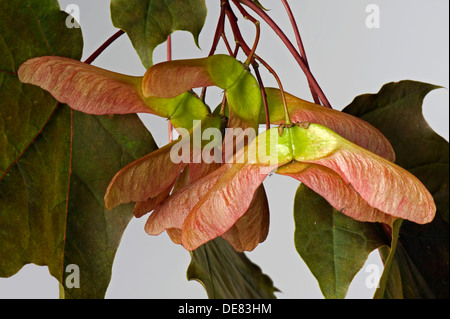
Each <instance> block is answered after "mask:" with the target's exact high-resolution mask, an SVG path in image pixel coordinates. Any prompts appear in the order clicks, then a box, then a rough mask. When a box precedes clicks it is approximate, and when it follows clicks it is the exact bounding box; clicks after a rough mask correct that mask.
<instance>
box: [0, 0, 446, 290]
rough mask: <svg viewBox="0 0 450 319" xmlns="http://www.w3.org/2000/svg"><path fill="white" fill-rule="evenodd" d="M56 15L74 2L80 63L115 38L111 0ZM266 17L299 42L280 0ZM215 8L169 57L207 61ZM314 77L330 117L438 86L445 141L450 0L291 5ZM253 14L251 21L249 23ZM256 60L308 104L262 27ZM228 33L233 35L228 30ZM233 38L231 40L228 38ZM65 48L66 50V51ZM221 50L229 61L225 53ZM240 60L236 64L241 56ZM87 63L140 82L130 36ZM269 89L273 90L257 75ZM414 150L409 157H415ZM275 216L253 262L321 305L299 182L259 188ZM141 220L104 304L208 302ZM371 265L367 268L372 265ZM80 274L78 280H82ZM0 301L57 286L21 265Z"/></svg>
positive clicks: (178, 251) (160, 56) (359, 286)
mask: <svg viewBox="0 0 450 319" xmlns="http://www.w3.org/2000/svg"><path fill="white" fill-rule="evenodd" d="M59 2H60V5H61V8H62V9H65V8H66V7H67V6H68V5H69V4H76V5H77V6H78V7H79V9H80V24H81V27H82V30H83V36H84V40H85V46H84V54H83V59H86V58H87V57H88V56H89V55H90V54H91V53H92V52H93V51H94V50H95V49H96V48H97V47H98V46H99V45H101V44H102V43H103V42H104V41H105V40H106V39H107V38H108V37H110V36H111V35H112V34H113V33H114V32H116V31H117V29H116V28H114V27H113V25H112V22H111V18H110V14H109V2H110V1H109V0H96V1H92V0H60V1H59ZM260 2H261V3H262V5H264V6H265V7H266V8H268V9H270V11H269V14H270V15H271V17H272V18H273V19H274V20H275V21H276V22H277V23H278V24H279V25H280V27H282V29H283V30H285V33H286V34H287V35H288V36H290V37H291V41H292V42H295V38H294V37H293V33H292V29H291V27H290V24H289V20H288V18H287V16H286V13H285V11H284V8H283V6H282V4H281V1H278V0H261V1H260ZM219 3H220V1H219V0H206V4H207V5H208V17H207V20H206V24H205V27H204V30H203V31H202V33H201V35H200V42H199V45H200V49H199V48H197V47H196V46H195V44H194V42H193V41H192V35H191V34H189V33H187V32H181V31H177V32H175V33H174V35H173V37H172V41H173V58H174V59H181V58H194V57H203V56H206V55H207V54H208V52H209V49H210V47H209V46H210V43H211V40H212V37H213V33H214V30H215V26H216V20H217V17H218V12H219ZM289 3H290V5H291V7H292V10H293V12H294V15H295V17H296V19H297V22H298V24H299V27H300V32H301V34H302V38H303V43H304V45H305V48H306V52H307V55H308V59H309V63H310V67H311V70H312V72H313V74H314V75H315V77H316V79H317V80H318V82H319V84H320V85H321V87H322V89H323V90H324V92H325V94H326V95H327V97H328V99H329V100H330V102H331V104H332V105H333V107H334V108H335V109H342V108H343V107H345V106H346V105H348V104H349V103H350V102H351V101H352V100H353V98H354V97H355V96H357V95H360V94H363V93H376V92H378V90H379V89H380V88H381V86H382V85H383V84H385V83H388V82H392V81H399V80H404V79H411V80H417V81H422V82H429V83H432V84H436V85H440V86H443V87H444V89H438V90H435V91H433V92H431V93H430V94H428V96H427V97H426V98H425V101H424V114H425V117H426V119H427V120H428V122H429V123H430V125H431V126H432V127H433V128H434V129H435V130H436V131H437V132H438V133H439V134H440V135H442V136H443V137H444V138H446V139H447V140H448V135H449V133H448V132H449V131H448V129H449V124H448V117H449V111H448V107H449V94H448V89H447V88H448V87H449V80H448V75H449V73H448V69H449V63H448V57H449V41H448V36H449V30H448V23H449V13H448V11H449V8H448V7H449V2H448V1H447V0H426V1H425V0H420V1H419V0H394V1H392V0H389V1H388V0H379V1H364V0H345V1H344V0H340V1H336V0H291V1H289ZM369 4H376V5H378V7H379V8H380V28H377V29H369V28H367V27H366V23H365V21H366V17H367V16H368V13H366V7H367V6H368V5H369ZM255 16H256V15H255ZM240 25H241V27H242V30H243V31H244V32H243V33H244V36H245V37H246V39H248V43H253V39H254V33H255V31H254V26H253V25H252V24H251V23H250V22H248V21H245V20H243V19H240ZM261 26H262V37H261V42H260V45H259V47H258V51H257V53H258V54H259V55H260V56H261V57H263V58H264V59H265V60H266V61H267V62H269V63H270V65H271V66H272V67H273V68H274V69H275V70H276V71H277V73H278V75H279V76H280V77H281V80H282V82H283V85H284V88H285V90H286V91H287V92H290V93H292V94H294V95H296V96H298V97H301V98H303V99H306V100H311V95H310V92H309V88H308V85H307V83H306V80H305V76H304V75H303V73H302V71H301V69H300V68H299V67H298V65H297V64H296V62H295V61H294V59H293V58H292V57H291V55H290V54H289V52H288V51H287V50H286V49H285V47H284V46H283V44H282V42H281V41H280V40H279V39H278V38H277V37H276V36H275V35H274V33H273V32H272V31H271V30H270V29H269V28H268V27H267V25H266V24H265V23H264V22H262V23H261ZM228 31H229V29H228ZM228 34H229V35H230V37H229V39H230V41H231V42H232V41H233V39H232V37H231V34H232V33H231V32H228ZM68 45H70V43H68ZM217 52H221V53H225V52H226V51H225V48H224V46H223V45H220V46H219V49H218V51H217ZM239 58H240V59H242V58H243V57H242V56H239ZM165 59H166V47H165V44H162V45H160V46H159V47H157V49H156V50H155V53H154V62H155V63H156V62H161V61H164V60H165ZM93 65H96V66H99V67H102V68H105V69H108V70H112V71H116V72H120V73H125V74H129V75H143V74H144V72H145V69H144V67H143V66H142V64H141V63H140V60H139V58H138V56H137V54H136V53H135V51H134V49H133V47H132V45H131V42H130V41H129V39H128V37H127V36H126V35H124V36H122V37H121V38H119V39H118V40H117V41H116V42H115V43H113V44H112V45H111V46H110V47H109V48H108V49H107V50H106V51H105V52H104V53H103V54H102V55H101V56H100V57H99V58H98V59H97V60H96V61H95V62H94V63H93ZM260 69H261V71H262V74H263V78H264V83H265V84H266V86H273V87H276V82H275V81H274V79H273V78H272V77H271V76H270V75H269V73H268V72H266V71H265V70H264V68H262V67H261V68H260ZM220 93H221V92H220V90H214V89H211V90H208V99H207V102H209V103H211V105H217V104H218V103H219V102H220V100H221V95H220ZM141 118H142V119H143V121H144V123H145V124H146V126H147V127H148V128H149V129H150V131H151V133H152V134H153V136H154V138H155V139H156V141H157V143H158V145H160V146H161V145H164V144H165V143H167V141H168V137H167V122H166V120H164V119H161V118H157V117H155V116H151V115H145V116H142V117H141ZM412 151H413V150H412ZM264 185H265V187H266V190H267V193H268V196H269V204H270V208H271V226H270V232H269V236H268V238H267V240H266V241H265V242H264V243H262V244H260V245H259V246H258V247H257V248H256V249H255V250H254V251H253V252H251V253H248V256H249V258H250V259H251V260H252V261H253V262H255V263H257V264H258V265H259V266H260V267H261V268H262V270H263V271H264V272H265V273H266V274H268V275H269V276H270V277H271V278H272V279H273V281H274V284H275V286H276V287H277V288H278V289H279V290H281V292H280V293H277V297H278V298H323V296H322V294H321V292H320V289H319V287H318V284H317V281H316V279H315V278H314V277H313V276H312V274H311V272H310V271H309V269H308V267H307V266H306V265H305V263H304V262H303V261H302V260H301V258H300V257H299V256H298V254H297V252H296V250H295V247H294V242H293V233H294V223H293V212H292V205H293V199H294V194H295V191H296V189H297V186H298V185H299V183H298V182H297V181H295V180H293V179H291V178H289V177H281V176H276V175H274V176H271V177H269V178H268V179H267V180H266V181H265V182H264ZM144 224H145V217H144V218H141V219H133V220H132V221H131V222H130V224H129V226H128V228H127V229H126V231H125V233H124V236H123V239H122V242H121V244H120V247H119V249H118V251H117V255H116V258H115V261H114V266H113V273H112V279H111V283H110V286H109V288H108V291H107V293H106V298H206V293H205V291H204V289H203V288H202V286H201V285H200V284H199V283H197V282H193V281H192V282H188V281H187V279H186V269H187V267H188V265H189V262H190V256H189V253H188V252H187V251H185V250H184V249H183V248H182V247H181V246H178V245H175V244H173V243H172V242H171V241H170V240H169V238H168V236H167V235H166V234H165V233H164V234H162V235H160V236H157V237H151V236H148V235H147V234H146V233H145V232H144V229H143V227H144ZM369 265H375V267H378V268H379V269H380V272H381V270H382V264H381V261H380V258H379V255H378V252H376V251H375V252H373V253H372V254H371V255H370V256H369V258H368V260H367V262H366V265H365V266H364V267H363V268H362V270H361V271H360V273H358V275H357V276H356V277H355V279H354V281H353V282H352V284H351V286H350V289H349V292H348V296H347V298H371V297H372V295H373V293H374V291H375V288H374V287H368V286H367V285H366V280H367V279H368V276H369V275H370V274H373V272H368V271H369V270H370V271H373V268H370V267H367V266H369ZM371 267H373V266H371ZM82 275H83V274H81V276H82ZM0 298H58V283H57V281H56V280H55V279H54V278H52V277H51V276H50V275H49V273H48V270H47V268H46V267H38V266H35V265H27V266H25V267H24V268H23V269H22V270H21V271H20V272H19V273H17V274H16V275H15V276H13V277H11V278H6V279H5V278H0Z"/></svg>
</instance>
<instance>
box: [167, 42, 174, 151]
mask: <svg viewBox="0 0 450 319" xmlns="http://www.w3.org/2000/svg"><path fill="white" fill-rule="evenodd" d="M167 61H172V36H171V35H169V36H168V37H167ZM168 131H169V143H171V142H173V125H172V122H170V119H169V124H168Z"/></svg>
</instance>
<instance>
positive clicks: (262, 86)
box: [252, 61, 270, 130]
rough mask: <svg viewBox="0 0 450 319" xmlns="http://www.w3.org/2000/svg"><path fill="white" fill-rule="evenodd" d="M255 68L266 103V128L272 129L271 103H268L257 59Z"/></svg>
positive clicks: (254, 64)
mask: <svg viewBox="0 0 450 319" xmlns="http://www.w3.org/2000/svg"><path fill="white" fill-rule="evenodd" d="M252 66H253V70H255V75H256V79H257V80H258V83H259V87H260V88H261V95H262V98H263V104H264V112H265V115H266V130H269V129H270V115H269V104H268V103H267V94H266V89H265V87H264V83H263V81H262V78H261V74H260V73H259V64H258V63H257V62H256V61H255V62H253V63H252Z"/></svg>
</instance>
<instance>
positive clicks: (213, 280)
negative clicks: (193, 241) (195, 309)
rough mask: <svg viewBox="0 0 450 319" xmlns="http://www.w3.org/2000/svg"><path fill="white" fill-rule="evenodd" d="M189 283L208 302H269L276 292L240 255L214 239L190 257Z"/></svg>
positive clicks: (226, 244) (267, 279)
mask: <svg viewBox="0 0 450 319" xmlns="http://www.w3.org/2000/svg"><path fill="white" fill-rule="evenodd" d="M191 256H192V260H191V263H190V265H189V268H188V270H187V277H188V279H189V280H197V281H199V282H200V283H201V284H202V285H203V286H204V287H205V289H206V292H207V293H208V297H209V298H211V299H273V298H275V294H274V293H275V292H276V291H278V290H277V289H276V288H275V287H274V286H273V283H272V280H271V279H270V278H269V277H268V276H267V275H265V274H263V273H262V272H261V269H260V268H259V267H258V266H257V265H255V264H254V263H252V262H251V261H250V260H249V259H248V258H247V257H246V255H245V254H244V253H237V252H236V251H235V250H234V249H233V247H231V245H230V244H229V243H228V242H226V241H225V240H224V239H222V238H220V237H219V238H216V239H214V240H212V241H210V242H208V243H206V244H204V245H202V246H200V247H199V248H197V249H196V250H194V251H193V252H192V253H191Z"/></svg>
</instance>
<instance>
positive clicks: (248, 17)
mask: <svg viewBox="0 0 450 319" xmlns="http://www.w3.org/2000/svg"><path fill="white" fill-rule="evenodd" d="M232 1H233V3H234V4H235V5H236V7H237V8H238V10H239V11H240V12H241V14H242V16H243V17H244V19H246V20H250V21H251V22H252V23H253V24H254V25H255V27H256V35H255V43H254V44H253V47H252V50H251V51H250V52H249V54H248V56H247V59H246V60H245V64H246V65H250V63H251V62H252V61H253V57H254V54H255V51H256V48H257V47H258V43H259V39H260V36H261V27H260V23H259V21H258V20H256V19H255V18H254V17H252V16H251V15H250V14H248V12H247V11H246V10H245V9H244V7H242V6H241V4H240V3H239V1H237V0H232Z"/></svg>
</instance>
